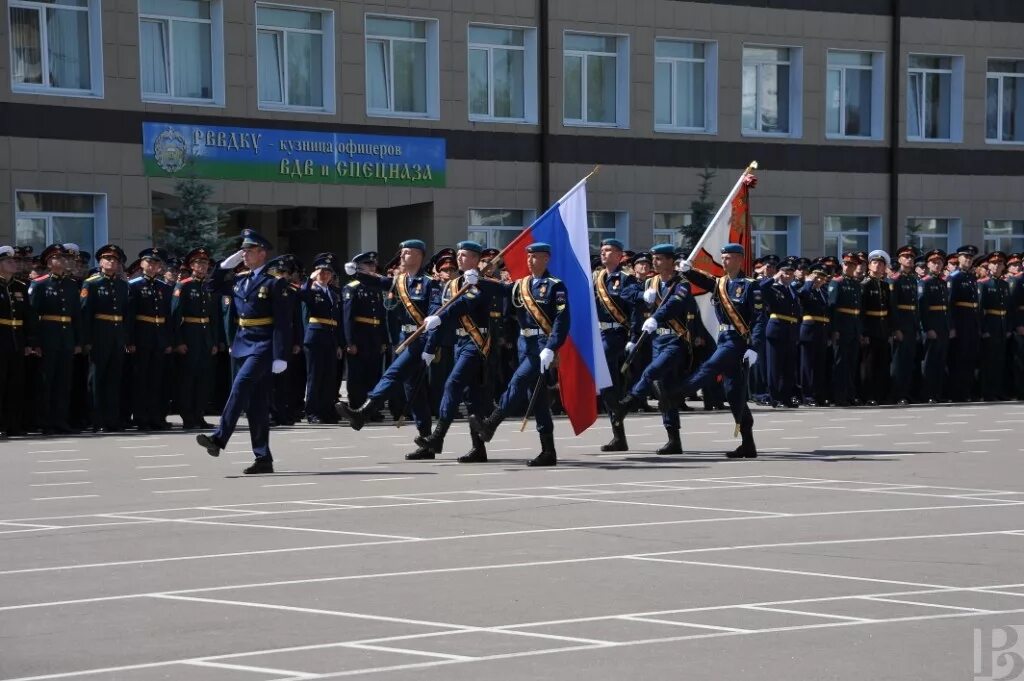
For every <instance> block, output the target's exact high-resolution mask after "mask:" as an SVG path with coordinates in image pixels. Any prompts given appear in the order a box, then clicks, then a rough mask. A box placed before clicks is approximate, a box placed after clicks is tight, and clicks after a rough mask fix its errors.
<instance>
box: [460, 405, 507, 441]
mask: <svg viewBox="0 0 1024 681" xmlns="http://www.w3.org/2000/svg"><path fill="white" fill-rule="evenodd" d="M468 420H469V432H471V433H476V434H478V435H479V436H480V438H481V439H482V440H483V441H484V442H490V441H491V438H493V437H494V431H496V430H498V426H500V425H501V422H502V421H504V420H505V412H504V411H502V410H501V407H496V408H495V409H494V411H492V412H491V415H490V416H487V417H486V418H484V419H483V420H482V421H481V420H480V419H478V418H477V417H476V416H470V417H469V419H468Z"/></svg>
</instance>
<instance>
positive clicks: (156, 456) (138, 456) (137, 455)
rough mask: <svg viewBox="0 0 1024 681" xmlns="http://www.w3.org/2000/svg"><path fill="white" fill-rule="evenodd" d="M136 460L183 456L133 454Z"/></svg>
mask: <svg viewBox="0 0 1024 681" xmlns="http://www.w3.org/2000/svg"><path fill="white" fill-rule="evenodd" d="M132 456H134V457H135V458H136V459H167V458H173V457H175V456H185V455H184V454H133V455H132Z"/></svg>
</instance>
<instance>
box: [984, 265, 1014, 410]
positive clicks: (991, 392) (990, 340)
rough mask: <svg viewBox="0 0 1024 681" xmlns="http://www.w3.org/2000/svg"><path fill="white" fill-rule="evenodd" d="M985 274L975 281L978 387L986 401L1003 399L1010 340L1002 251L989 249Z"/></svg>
mask: <svg viewBox="0 0 1024 681" xmlns="http://www.w3.org/2000/svg"><path fill="white" fill-rule="evenodd" d="M985 260H986V261H987V264H988V276H987V277H985V278H984V279H981V280H979V281H978V308H979V310H978V312H979V314H980V321H981V353H980V355H981V356H980V359H981V361H980V363H979V369H980V371H979V376H978V378H979V387H980V388H981V399H983V400H985V401H986V402H991V401H993V400H1001V399H1003V384H1004V379H1005V372H1006V348H1007V341H1008V340H1009V339H1010V327H1009V326H1008V324H1007V313H1008V311H1009V303H1010V285H1009V283H1007V282H1006V280H1004V279H1003V272H1004V270H1005V269H1006V254H1005V253H1003V252H1002V251H993V252H992V253H989V254H988V256H987V257H986V258H985Z"/></svg>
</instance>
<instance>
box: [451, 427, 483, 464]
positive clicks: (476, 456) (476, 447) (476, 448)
mask: <svg viewBox="0 0 1024 681" xmlns="http://www.w3.org/2000/svg"><path fill="white" fill-rule="evenodd" d="M469 439H470V440H471V441H472V442H473V448H472V449H470V450H469V451H468V452H467V453H465V454H463V455H462V456H460V457H459V459H458V461H459V463H484V462H486V461H487V445H485V444H484V439H483V437H481V435H480V433H477V432H476V431H474V430H473V429H470V431H469Z"/></svg>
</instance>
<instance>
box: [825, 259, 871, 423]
mask: <svg viewBox="0 0 1024 681" xmlns="http://www.w3.org/2000/svg"><path fill="white" fill-rule="evenodd" d="M859 266H860V256H859V255H857V254H856V253H853V252H850V253H844V254H843V274H842V275H841V276H838V277H836V278H835V279H833V280H832V282H831V283H830V284H829V285H828V304H829V315H828V316H829V319H830V320H831V324H832V345H833V346H834V348H835V365H834V367H833V373H832V390H833V392H832V403H833V404H835V405H836V406H838V407H848V406H850V405H851V404H859V403H860V402H859V400H858V399H857V380H856V377H857V372H858V371H859V367H860V337H861V316H860V308H861V298H862V297H863V292H862V291H861V287H860V281H859V280H858V279H857V277H856V273H857V268H858V267H859Z"/></svg>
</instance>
